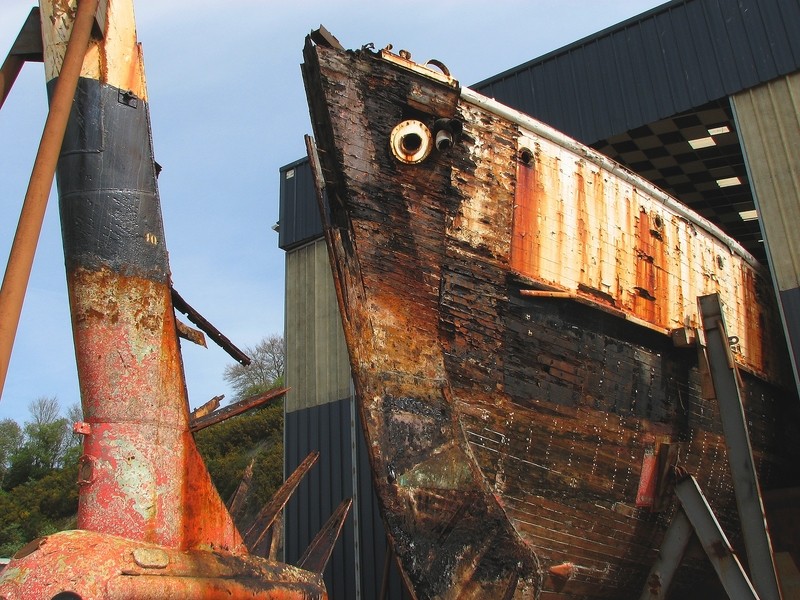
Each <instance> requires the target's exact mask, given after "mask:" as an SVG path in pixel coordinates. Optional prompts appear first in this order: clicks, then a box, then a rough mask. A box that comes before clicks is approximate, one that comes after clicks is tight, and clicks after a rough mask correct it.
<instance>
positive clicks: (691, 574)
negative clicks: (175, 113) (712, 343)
mask: <svg viewBox="0 0 800 600" xmlns="http://www.w3.org/2000/svg"><path fill="white" fill-rule="evenodd" d="M304 59H305V61H304V66H303V74H304V78H305V83H306V89H307V95H308V99H309V106H310V112H311V117H312V124H313V127H314V135H315V137H316V146H317V148H318V149H319V154H318V157H319V161H320V163H321V170H320V173H321V174H322V175H321V177H322V179H324V181H322V182H321V186H320V187H323V186H324V198H321V201H322V202H321V211H322V217H323V223H324V225H325V234H326V238H327V241H328V247H329V253H330V256H331V264H332V271H333V275H334V280H335V284H336V289H337V295H338V299H339V304H340V308H341V315H342V322H343V325H344V331H345V337H346V339H347V344H348V349H349V352H350V360H351V367H352V373H353V379H354V383H355V387H356V393H357V396H358V400H359V405H360V410H361V414H362V420H363V423H364V432H365V436H366V439H367V446H368V448H369V449H370V459H371V464H372V469H373V478H374V481H375V484H376V488H377V489H378V494H379V499H380V502H381V505H382V509H383V516H384V520H385V522H386V524H387V529H388V531H389V534H390V537H391V538H392V542H393V546H394V549H395V552H396V554H397V556H398V558H399V562H400V565H401V568H402V571H403V573H404V577H405V578H406V581H407V582H408V584H409V587H410V588H411V589H412V590H413V592H414V594H415V595H416V597H419V598H472V597H475V598H478V597H483V598H488V597H492V598H495V597H496V598H507V599H508V598H530V597H538V596H541V597H542V598H545V597H546V598H624V597H634V594H636V595H638V593H639V592H640V591H641V590H642V588H643V586H644V578H645V577H646V575H647V572H648V569H649V567H650V565H651V564H652V561H653V559H654V557H655V554H656V549H657V548H658V546H659V544H660V541H661V538H662V536H663V532H664V530H665V527H666V523H667V522H668V521H669V518H670V516H671V515H672V513H673V512H674V510H675V501H674V500H673V499H672V496H671V494H669V493H668V491H664V490H663V489H662V490H660V496H659V497H658V498H652V494H653V493H654V492H653V490H654V489H655V488H653V489H650V490H649V491H647V490H646V489H645V488H647V487H648V485H651V486H652V485H655V483H662V484H663V483H664V482H663V481H657V479H658V478H654V479H653V482H654V483H653V484H649V483H647V482H648V481H649V479H650V478H653V474H652V473H651V472H650V471H649V470H650V469H651V468H652V465H655V464H656V461H655V460H654V459H653V457H654V456H656V455H660V456H663V457H664V458H665V459H666V460H668V461H671V462H670V463H669V464H670V465H672V466H674V464H675V463H677V464H678V465H679V466H681V467H684V468H686V469H687V470H688V471H690V472H692V473H694V474H695V475H696V477H697V478H698V480H699V481H700V482H701V486H702V487H703V489H704V491H705V492H706V494H707V495H708V497H709V501H710V502H711V504H712V507H713V508H714V510H715V511H716V513H717V515H718V516H719V518H720V519H721V520H722V521H723V522H724V523H725V524H727V525H731V524H732V523H733V522H734V518H735V503H734V500H733V492H732V487H731V481H730V476H729V474H728V471H727V466H726V450H725V446H724V443H723V439H722V433H721V428H720V424H719V420H718V417H717V407H716V400H714V399H713V398H711V397H710V396H709V395H708V394H704V387H703V377H702V369H701V368H700V361H699V359H698V351H697V349H696V348H695V347H689V348H680V347H676V346H675V345H674V344H673V342H672V341H671V339H670V333H671V331H672V330H677V331H679V332H681V331H693V327H694V326H696V322H697V319H696V308H695V304H694V302H695V297H696V295H699V294H700V293H710V292H715V291H716V292H719V293H721V294H722V296H723V299H724V300H725V301H726V308H727V309H728V310H729V311H731V313H730V315H729V318H728V321H729V322H732V323H735V325H734V332H735V333H736V335H737V336H738V338H739V345H738V346H737V347H736V348H734V350H735V352H736V354H737V360H739V362H740V364H741V366H742V367H743V369H742V378H743V381H744V385H745V394H746V396H747V407H746V408H747V411H748V418H749V420H750V421H751V422H752V430H751V435H752V437H753V445H754V447H755V449H756V455H757V458H756V460H757V463H758V466H759V470H760V476H761V478H762V485H763V487H765V488H767V489H768V488H770V487H773V488H774V487H783V486H789V485H796V484H797V474H796V473H795V470H794V469H793V468H792V461H793V460H796V458H797V456H796V450H795V447H796V444H789V443H786V440H788V439H791V436H792V435H793V433H792V432H793V431H797V415H796V399H795V398H793V397H792V394H791V393H787V392H786V390H785V389H782V385H783V383H784V382H786V381H789V380H788V379H787V377H788V371H784V370H783V369H784V367H783V364H784V362H785V359H784V356H783V349H782V348H781V346H780V342H779V340H780V336H779V333H778V332H779V330H778V329H775V328H774V327H775V325H774V323H773V319H774V315H775V313H774V306H773V302H772V299H771V298H770V294H769V293H767V292H768V290H769V286H768V285H766V284H765V282H764V280H763V276H762V274H761V273H760V271H759V269H758V267H757V265H755V264H754V261H753V260H752V258H751V257H749V256H747V255H746V254H745V253H743V251H742V250H741V249H740V248H738V247H737V245H735V243H733V242H731V241H730V240H727V239H726V238H725V237H724V236H722V235H721V234H720V232H718V231H717V230H715V229H713V228H712V227H711V226H709V225H708V224H707V223H705V222H703V221H702V219H699V218H695V217H693V216H692V215H690V214H687V213H686V211H685V210H682V209H680V208H679V207H676V205H677V203H676V202H675V201H674V200H671V199H667V198H664V197H663V193H662V192H659V191H658V190H655V189H654V188H653V187H652V186H651V185H650V184H647V183H646V182H644V181H639V180H637V179H636V178H635V176H631V175H630V174H624V176H623V174H622V168H621V167H619V166H618V165H616V166H615V165H613V164H612V163H611V161H609V160H608V159H605V158H603V157H599V155H596V154H595V153H593V152H592V151H591V150H589V149H588V148H583V147H580V145H577V144H576V143H574V142H571V141H570V144H574V145H575V147H574V148H567V149H565V148H564V147H562V146H564V145H565V144H560V143H553V142H552V140H551V139H550V138H554V139H556V140H559V139H560V138H559V137H558V135H555V134H554V135H550V133H547V135H542V134H540V131H541V130H545V129H546V126H541V127H540V126H539V125H534V126H532V127H529V126H527V125H526V123H527V121H524V119H523V122H522V124H520V123H518V122H514V121H512V120H510V119H508V118H505V117H504V116H503V115H502V114H498V113H496V112H492V111H491V110H487V109H486V108H485V107H483V106H481V105H480V104H479V103H475V102H471V101H466V100H465V94H464V93H463V92H461V91H460V90H459V88H458V85H457V82H454V81H453V80H451V79H450V78H449V77H446V76H445V77H442V76H440V75H439V76H427V75H426V74H425V72H426V68H425V67H420V66H419V65H416V66H414V65H409V64H406V62H407V61H406V57H393V56H387V53H386V52H383V53H382V54H378V53H372V52H369V51H368V50H361V51H356V52H349V51H343V50H341V49H336V48H333V47H330V46H328V45H326V44H325V43H324V42H323V43H321V44H320V45H314V44H313V43H311V41H308V42H307V44H306V48H305V51H304ZM473 94H474V93H473ZM409 120H413V121H417V122H419V123H422V124H423V125H424V126H426V127H427V128H428V129H430V130H431V131H432V132H435V131H436V128H437V123H440V122H442V121H444V122H447V121H448V120H457V121H458V122H459V123H460V126H461V128H460V131H459V135H458V139H457V140H456V141H455V142H454V143H453V144H452V145H450V146H449V147H447V148H446V149H441V150H440V149H438V148H434V149H433V150H432V151H431V152H430V154H429V155H428V157H427V158H426V159H424V160H422V161H420V162H415V163H412V162H411V161H403V160H398V159H397V158H395V157H396V156H398V152H397V151H396V150H395V151H393V149H392V147H390V144H392V145H394V146H398V145H400V146H402V143H403V141H402V140H401V141H398V140H396V139H392V135H393V132H394V131H397V130H396V129H395V128H396V127H398V126H399V125H398V124H402V123H404V122H407V121H409ZM415 127H417V130H421V129H420V128H419V126H415ZM395 135H396V134H395ZM418 137H420V139H415V138H411V137H410V138H409V139H408V140H406V142H407V145H408V150H409V154H410V153H411V152H410V151H411V150H413V151H415V152H416V151H417V149H418V148H417V146H416V144H417V143H422V144H424V143H428V141H427V138H422V137H421V136H418ZM419 154H420V155H421V154H422V152H421V151H420V152H419ZM315 158H316V157H312V161H313V160H314V159H315ZM729 242H730V243H729ZM726 316H728V315H726ZM661 479H662V480H663V479H664V478H663V477H662V478H661ZM646 491H647V493H645V492H646ZM648 494H650V495H648ZM637 498H639V500H640V503H642V502H644V500H643V499H644V498H650V500H648V502H651V503H652V506H637ZM729 529H730V528H729ZM565 564H569V565H570V568H569V569H566V570H565V569H564V568H563V566H564V565H565ZM551 569H552V570H551ZM564 572H566V573H568V576H562V575H560V573H564ZM674 586H675V588H674V589H675V590H676V593H678V594H679V595H680V594H681V593H682V594H683V595H682V596H680V597H686V598H689V597H708V594H709V593H710V592H709V590H712V592H711V593H713V590H714V586H715V579H714V575H713V572H712V571H710V570H709V569H708V568H707V565H706V564H705V563H704V561H703V560H702V559H699V560H698V559H696V558H695V559H688V560H687V561H686V562H685V564H684V566H683V567H682V568H681V571H680V574H679V577H678V580H677V581H676V582H675V584H674Z"/></svg>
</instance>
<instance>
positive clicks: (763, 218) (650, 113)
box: [279, 0, 800, 599]
mask: <svg viewBox="0 0 800 600" xmlns="http://www.w3.org/2000/svg"><path fill="white" fill-rule="evenodd" d="M798 32H800V1H798V0H758V1H757V0H674V1H673V2H668V3H666V4H664V5H662V6H659V7H657V8H655V9H653V10H651V11H648V12H646V13H643V14H641V15H639V16H636V17H634V18H632V19H629V20H627V21H625V22H622V23H620V24H618V25H615V26H613V27H611V28H609V29H606V30H604V31H601V32H598V33H596V34H594V35H592V36H589V37H587V38H585V39H582V40H579V41H576V42H574V43H573V44H570V45H568V46H566V47H564V48H561V49H558V50H556V51H553V52H551V53H549V54H547V55H545V56H542V57H539V58H535V59H533V60H531V61H530V62H527V63H525V64H523V65H520V66H518V67H516V68H513V69H510V70H508V71H505V72H503V73H500V74H498V75H496V76H494V77H491V78H489V79H487V80H485V81H482V82H479V83H477V84H475V85H472V86H470V87H472V89H474V90H476V91H478V92H480V93H482V94H484V95H487V96H490V97H494V98H495V99H497V100H499V101H501V102H503V103H505V104H507V105H509V106H511V107H513V108H516V109H519V110H521V111H523V112H525V113H528V114H530V115H532V116H533V117H535V118H537V119H539V120H541V121H544V122H546V123H548V124H549V125H551V126H553V127H555V128H556V129H559V130H561V131H563V132H564V133H566V134H568V135H570V136H572V137H574V138H576V139H577V140H579V141H581V142H583V143H584V144H587V145H590V146H592V147H593V148H596V149H597V150H599V151H601V152H602V153H604V154H606V155H608V156H610V157H611V158H613V159H615V160H617V161H618V162H620V163H621V164H622V165H624V166H625V167H627V168H628V169H630V170H631V171H634V172H636V173H638V174H639V175H642V176H643V177H645V178H647V179H649V180H650V181H652V182H653V183H655V184H656V185H657V186H659V187H660V188H662V189H664V190H665V191H667V192H668V193H669V194H671V195H672V196H674V197H676V198H677V199H679V200H680V201H682V202H684V203H685V204H687V205H688V206H689V207H690V208H692V209H693V210H695V211H696V212H698V213H699V214H700V215H701V216H703V217H705V218H706V219H708V220H709V221H712V222H713V223H715V224H716V225H718V226H719V227H720V228H721V229H722V230H723V231H725V232H726V233H727V234H728V235H730V236H731V237H733V238H734V239H736V240H737V241H739V242H740V243H741V244H742V245H743V246H744V247H745V248H746V249H747V250H748V251H750V252H751V253H752V254H753V255H754V256H755V257H756V258H757V259H758V260H760V261H761V262H762V263H764V264H765V265H767V266H768V267H769V269H770V272H771V274H772V278H773V282H774V285H775V293H776V295H777V297H778V299H779V303H780V306H781V314H782V319H783V326H784V331H785V334H786V339H787V342H788V347H789V353H790V357H791V359H792V365H793V368H794V372H795V378H796V379H797V365H798V359H799V358H800V236H798V235H797V234H796V232H794V231H793V229H794V228H795V227H796V226H797V223H800V160H799V159H798V158H797V152H798V149H799V148H800V72H799V71H800V36H798V35H797V34H798ZM280 178H281V182H280V202H281V205H280V221H279V245H280V247H281V248H282V249H283V250H285V251H286V323H285V338H286V344H287V357H286V384H287V386H289V387H290V388H291V391H290V392H289V393H288V394H287V400H286V425H285V452H286V454H285V470H286V472H287V474H288V473H291V471H292V470H293V469H294V468H295V467H296V466H297V465H298V464H299V463H300V462H301V461H302V460H303V458H305V456H306V455H307V454H308V453H309V452H311V451H314V450H319V451H320V452H321V457H320V461H319V464H318V465H317V467H315V469H314V470H313V471H312V472H311V473H310V474H309V475H308V476H307V478H306V479H307V480H306V481H305V482H304V483H303V485H302V486H301V488H300V489H299V490H298V492H297V494H296V497H295V498H294V499H293V500H292V502H291V503H290V504H289V505H288V507H287V511H286V523H285V531H286V545H285V546H286V560H287V561H289V562H293V561H294V560H296V559H297V557H298V556H299V554H300V553H301V552H302V551H303V549H304V548H305V547H306V546H307V544H308V543H309V541H310V540H311V538H312V537H313V535H314V534H315V533H316V532H317V531H318V530H319V528H320V526H321V525H322V524H323V523H324V522H325V520H326V519H327V517H328V515H329V514H331V512H333V510H334V509H335V507H336V506H337V505H338V503H339V502H340V501H341V499H343V498H346V497H353V498H354V506H353V513H352V515H351V518H349V519H348V521H347V523H346V526H345V531H344V534H343V537H342V541H341V542H340V543H339V545H338V546H337V549H336V552H335V554H334V557H333V559H332V561H331V564H330V565H329V568H328V572H327V580H326V581H327V583H328V586H329V591H330V594H331V597H332V598H334V599H336V598H378V597H380V593H381V590H386V591H387V592H388V594H389V595H388V597H391V598H400V597H402V596H403V594H404V592H403V591H402V585H401V582H400V580H399V576H398V574H397V571H396V569H394V568H392V566H393V565H392V561H391V560H390V557H389V558H387V550H386V541H385V536H384V533H383V529H382V525H381V521H380V516H379V514H378V510H377V505H376V500H375V496H374V493H373V492H372V489H371V476H370V471H369V466H368V464H367V460H366V454H365V451H364V447H363V446H364V441H363V436H362V435H361V432H360V429H359V425H358V415H357V413H356V410H355V403H354V399H353V393H352V389H351V383H350V376H349V366H348V359H347V350H346V347H345V344H344V339H343V334H342V329H341V324H340V321H339V313H338V307H337V304H336V298H335V294H334V290H333V280H332V277H331V274H330V264H329V261H328V257H327V250H326V247H325V242H324V240H323V239H322V229H321V222H320V219H319V215H318V209H317V204H316V198H315V195H314V188H313V184H312V181H311V171H310V168H309V165H308V163H307V161H306V160H305V159H301V160H298V161H297V162H294V163H292V164H289V165H286V166H285V167H283V168H282V169H281V170H280ZM774 343H782V340H774ZM771 501H772V502H774V503H775V506H774V508H775V510H776V511H780V510H781V506H782V504H781V503H783V504H784V505H788V504H791V503H792V502H794V504H796V499H794V500H792V499H786V498H783V499H781V498H777V499H772V500H771ZM794 504H792V505H794ZM795 527H797V525H795ZM773 535H776V536H779V537H781V538H782V539H780V540H779V541H780V543H781V547H787V544H788V545H789V546H790V547H793V551H795V552H797V551H798V548H797V544H798V542H797V541H796V540H800V532H798V531H793V530H792V529H791V528H790V527H789V528H782V529H781V530H779V531H775V530H774V531H773Z"/></svg>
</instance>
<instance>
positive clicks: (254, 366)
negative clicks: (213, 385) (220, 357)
mask: <svg viewBox="0 0 800 600" xmlns="http://www.w3.org/2000/svg"><path fill="white" fill-rule="evenodd" d="M244 352H245V354H247V355H248V356H249V357H250V359H251V361H252V362H251V363H250V364H249V365H248V366H244V365H241V364H239V363H236V364H233V365H228V366H227V367H225V371H224V373H223V374H222V377H223V379H225V381H227V382H228V383H229V384H230V385H231V387H232V388H233V390H234V392H236V397H235V398H234V399H235V400H241V399H243V398H248V397H250V396H254V395H256V394H261V393H263V392H266V391H267V390H269V389H272V388H274V387H279V386H281V385H283V376H284V369H285V356H286V343H285V342H284V339H283V336H280V335H270V336H267V337H265V338H264V339H262V340H261V341H260V342H258V344H256V345H255V346H252V347H251V346H246V347H245V348H244Z"/></svg>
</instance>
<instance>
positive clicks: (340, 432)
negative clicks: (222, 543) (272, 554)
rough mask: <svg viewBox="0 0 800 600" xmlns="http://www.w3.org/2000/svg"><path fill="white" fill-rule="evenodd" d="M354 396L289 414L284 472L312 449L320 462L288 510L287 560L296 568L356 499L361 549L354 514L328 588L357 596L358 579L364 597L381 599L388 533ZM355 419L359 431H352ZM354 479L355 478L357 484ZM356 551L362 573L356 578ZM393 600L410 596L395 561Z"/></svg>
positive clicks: (337, 596) (344, 597)
mask: <svg viewBox="0 0 800 600" xmlns="http://www.w3.org/2000/svg"><path fill="white" fill-rule="evenodd" d="M351 406H352V403H351V400H350V398H343V399H341V400H338V401H336V402H329V403H326V404H322V405H319V406H313V407H311V408H306V409H302V410H297V411H293V412H288V413H286V421H285V425H284V427H285V436H286V442H285V446H284V452H285V458H284V461H285V468H286V472H287V473H291V472H292V471H293V470H294V469H295V468H296V467H297V465H298V464H300V462H301V461H302V460H303V459H304V458H305V457H306V456H307V455H308V454H309V453H310V452H312V451H314V450H319V452H320V458H319V461H318V462H317V464H316V465H315V466H314V468H313V469H312V470H311V472H310V473H308V475H306V478H305V480H304V481H303V483H302V484H301V485H300V487H299V488H298V490H297V492H296V493H295V495H294V497H293V498H292V499H291V500H290V501H289V503H288V504H287V506H286V511H285V527H284V531H285V549H284V552H285V557H286V561H287V562H288V563H290V564H296V563H297V560H298V559H299V558H300V556H301V555H302V553H303V551H304V550H305V549H306V548H307V547H308V544H309V543H310V542H311V540H312V539H313V538H314V536H315V535H316V534H317V532H318V531H319V529H320V528H321V527H322V525H323V524H324V523H325V521H326V520H327V518H328V516H329V515H330V514H331V513H332V512H333V511H334V510H335V508H336V507H337V506H338V504H339V503H340V502H341V501H342V500H343V499H344V498H350V497H352V496H353V492H354V490H355V491H356V493H357V495H358V501H357V502H356V504H355V505H354V506H355V507H356V510H357V511H358V513H357V516H358V521H359V527H358V546H356V543H355V541H356V528H355V526H354V525H355V523H354V518H355V516H356V515H355V514H353V513H351V514H350V515H349V516H348V518H347V521H346V522H345V526H344V529H343V531H342V537H341V539H340V540H339V542H338V543H337V545H336V548H335V550H334V553H333V555H332V557H331V560H330V562H329V563H328V568H327V569H326V571H325V584H326V586H327V587H328V594H329V597H330V598H331V600H351V599H354V598H356V577H357V576H358V577H359V579H360V581H359V583H360V585H359V588H360V597H361V598H362V599H364V600H371V599H373V598H380V591H381V587H382V584H383V577H384V566H385V565H384V560H385V557H386V552H387V542H386V532H385V530H384V528H383V522H382V521H381V518H380V513H379V511H378V501H377V498H376V496H375V491H374V489H373V487H372V478H371V476H370V468H369V462H368V459H367V453H366V445H365V443H364V436H363V435H362V434H361V429H360V422H359V419H358V416H357V415H354V414H353V413H352V411H351ZM351 421H352V423H353V424H354V425H355V428H351ZM353 443H355V444H356V457H357V458H356V464H355V465H354V464H353V463H352V461H351V460H350V456H351V444H353ZM354 477H356V481H355V485H354V479H353V478H354ZM356 548H358V550H359V557H360V572H359V573H358V575H357V574H356V567H355V562H356ZM388 592H389V593H388V596H387V598H388V599H389V600H401V599H405V598H409V596H408V594H407V592H405V590H404V588H403V585H402V581H401V579H400V574H399V572H398V570H397V567H396V565H395V564H394V562H392V563H391V568H390V571H389V585H388Z"/></svg>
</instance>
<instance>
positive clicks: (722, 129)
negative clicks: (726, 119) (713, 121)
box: [708, 125, 731, 135]
mask: <svg viewBox="0 0 800 600" xmlns="http://www.w3.org/2000/svg"><path fill="white" fill-rule="evenodd" d="M730 132H731V128H730V127H728V126H727V125H720V126H719V127H712V128H711V129H709V130H708V135H722V134H723V133H730Z"/></svg>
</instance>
